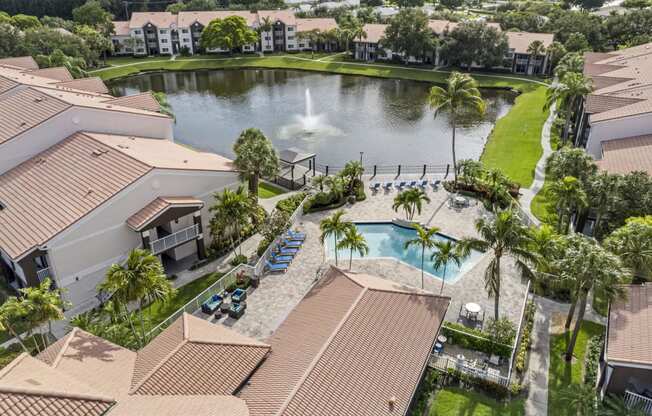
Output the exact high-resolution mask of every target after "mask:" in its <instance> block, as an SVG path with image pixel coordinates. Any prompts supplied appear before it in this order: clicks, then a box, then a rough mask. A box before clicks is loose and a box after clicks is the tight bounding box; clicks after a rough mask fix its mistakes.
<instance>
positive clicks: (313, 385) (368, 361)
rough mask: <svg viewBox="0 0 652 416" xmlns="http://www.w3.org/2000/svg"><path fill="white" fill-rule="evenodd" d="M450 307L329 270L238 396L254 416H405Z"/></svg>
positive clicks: (280, 331)
mask: <svg viewBox="0 0 652 416" xmlns="http://www.w3.org/2000/svg"><path fill="white" fill-rule="evenodd" d="M449 303H450V299H449V298H443V297H438V296H434V295H432V294H429V293H427V292H423V291H419V290H415V289H412V288H408V287H404V286H400V285H397V284H395V283H392V282H387V281H385V280H383V279H379V278H377V277H374V276H369V275H355V274H346V273H344V272H342V271H340V270H338V269H335V268H331V270H330V271H329V272H328V273H327V274H326V276H325V277H323V278H322V279H321V280H320V281H319V282H318V283H317V284H316V285H315V286H314V287H313V288H312V289H311V290H310V292H309V293H308V294H307V295H306V296H305V298H304V299H303V300H302V301H301V302H300V303H299V304H298V305H297V306H296V308H295V309H294V310H293V311H292V312H291V313H290V315H289V316H288V317H287V319H286V320H285V321H284V322H283V324H281V326H280V327H279V328H278V330H277V331H276V332H275V333H274V335H273V336H272V337H271V338H270V340H269V342H270V344H271V345H272V352H271V354H270V356H269V357H268V358H267V360H266V361H265V362H264V363H263V364H262V365H261V367H260V369H259V370H257V371H256V373H255V374H254V375H253V376H252V377H251V379H250V380H249V382H248V383H247V386H246V387H244V388H243V390H242V392H241V393H240V397H242V398H243V399H245V401H246V402H247V405H248V406H249V409H250V411H251V415H252V416H261V415H302V416H308V415H310V416H322V415H323V416H326V415H328V416H340V415H341V416H345V415H350V414H351V410H352V409H355V414H356V415H358V416H364V415H370V416H371V415H373V416H381V415H403V414H405V413H406V411H407V408H408V406H409V403H410V401H411V399H412V396H413V394H414V390H415V388H416V386H417V383H418V381H419V380H420V378H421V375H422V373H423V370H424V368H425V365H426V362H427V360H428V357H429V356H430V350H431V348H432V345H433V343H434V340H435V337H436V336H437V332H438V330H439V327H440V325H441V322H442V320H443V318H444V315H445V313H446V310H447V308H448V305H449ZM405 322H410V325H405ZM390 398H394V399H395V400H394V405H393V406H390V404H389V401H390Z"/></svg>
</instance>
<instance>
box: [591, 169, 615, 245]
mask: <svg viewBox="0 0 652 416" xmlns="http://www.w3.org/2000/svg"><path fill="white" fill-rule="evenodd" d="M587 182H588V184H586V185H585V186H586V187H587V188H588V190H587V192H586V193H587V197H588V202H589V204H588V205H589V206H590V207H591V209H592V210H594V211H595V223H594V224H593V229H594V230H595V231H594V235H598V234H599V233H600V232H601V230H600V225H602V220H603V219H604V216H605V215H606V214H607V212H609V210H610V209H611V208H612V207H614V205H615V204H616V202H617V201H618V185H619V182H620V178H619V177H618V175H610V174H609V173H607V172H602V173H600V174H598V175H592V176H591V177H589V180H588V181H587Z"/></svg>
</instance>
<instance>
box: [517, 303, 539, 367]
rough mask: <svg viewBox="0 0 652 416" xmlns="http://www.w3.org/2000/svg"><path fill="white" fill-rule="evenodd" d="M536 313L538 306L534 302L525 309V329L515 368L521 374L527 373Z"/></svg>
mask: <svg viewBox="0 0 652 416" xmlns="http://www.w3.org/2000/svg"><path fill="white" fill-rule="evenodd" d="M535 312H536V306H535V304H534V302H532V301H529V302H528V304H527V307H526V309H525V326H524V327H523V334H522V336H521V342H520V343H519V345H518V350H517V351H516V364H515V368H516V371H517V372H518V373H519V374H520V373H523V372H524V371H525V362H526V359H527V353H528V351H529V350H530V347H531V345H532V328H533V327H534V313H535Z"/></svg>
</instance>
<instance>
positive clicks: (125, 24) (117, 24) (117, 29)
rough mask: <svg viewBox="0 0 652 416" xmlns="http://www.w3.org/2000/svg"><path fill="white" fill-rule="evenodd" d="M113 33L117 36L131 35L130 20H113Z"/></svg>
mask: <svg viewBox="0 0 652 416" xmlns="http://www.w3.org/2000/svg"><path fill="white" fill-rule="evenodd" d="M113 34H114V35H115V36H129V34H130V32H129V21H117V20H115V21H113Z"/></svg>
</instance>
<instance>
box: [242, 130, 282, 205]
mask: <svg viewBox="0 0 652 416" xmlns="http://www.w3.org/2000/svg"><path fill="white" fill-rule="evenodd" d="M233 152H234V153H235V160H234V161H233V164H234V165H235V167H236V168H237V169H238V171H239V172H240V175H242V176H243V177H244V178H246V179H248V181H249V193H251V194H252V195H253V196H255V198H256V200H258V181H259V180H260V178H261V177H264V178H269V177H273V176H276V175H277V174H278V171H279V164H280V162H279V160H278V155H277V154H276V150H274V146H273V145H272V142H271V141H270V140H269V139H268V138H267V137H265V135H264V134H263V132H261V131H260V130H258V129H247V130H244V131H243V132H242V133H240V136H239V137H238V139H237V140H236V141H235V144H234V145H233Z"/></svg>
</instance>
